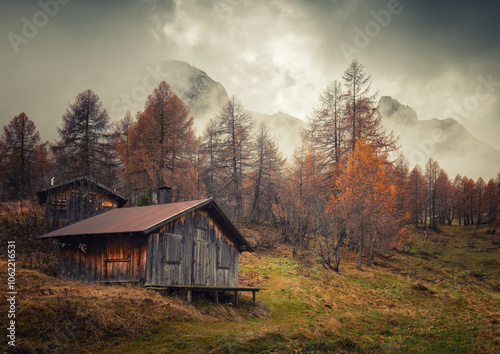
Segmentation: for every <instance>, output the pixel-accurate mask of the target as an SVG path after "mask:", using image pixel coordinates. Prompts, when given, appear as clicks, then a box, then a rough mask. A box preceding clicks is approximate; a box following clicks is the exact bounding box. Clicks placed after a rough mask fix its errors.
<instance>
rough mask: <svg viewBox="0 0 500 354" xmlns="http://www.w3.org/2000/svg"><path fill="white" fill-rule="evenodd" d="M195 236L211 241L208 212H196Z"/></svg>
mask: <svg viewBox="0 0 500 354" xmlns="http://www.w3.org/2000/svg"><path fill="white" fill-rule="evenodd" d="M195 226H196V230H195V238H196V239H198V240H203V241H209V234H208V213H207V212H206V211H202V210H197V211H196V213H195Z"/></svg>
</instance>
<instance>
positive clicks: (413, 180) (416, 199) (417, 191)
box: [406, 165, 427, 227]
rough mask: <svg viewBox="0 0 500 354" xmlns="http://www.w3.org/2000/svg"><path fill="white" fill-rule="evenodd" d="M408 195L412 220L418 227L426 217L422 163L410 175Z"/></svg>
mask: <svg viewBox="0 0 500 354" xmlns="http://www.w3.org/2000/svg"><path fill="white" fill-rule="evenodd" d="M406 194H407V195H408V205H409V212H410V220H411V221H412V222H413V224H415V227H418V224H419V223H420V222H423V220H424V218H425V213H424V209H425V207H424V206H425V205H427V203H426V199H425V195H426V193H425V180H424V177H423V174H422V168H421V167H420V165H416V166H415V167H413V169H412V170H411V172H410V174H409V176H408V184H407V191H406Z"/></svg>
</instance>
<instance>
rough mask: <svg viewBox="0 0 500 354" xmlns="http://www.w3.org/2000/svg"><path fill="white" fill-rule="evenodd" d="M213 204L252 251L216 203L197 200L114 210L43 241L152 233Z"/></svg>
mask: <svg viewBox="0 0 500 354" xmlns="http://www.w3.org/2000/svg"><path fill="white" fill-rule="evenodd" d="M209 204H211V205H212V206H213V207H214V209H215V210H217V212H218V214H219V215H220V218H221V220H223V222H224V223H225V224H226V226H228V228H229V229H230V230H231V231H232V233H233V234H234V237H235V238H236V239H237V240H238V241H239V243H240V244H243V245H245V246H246V247H247V248H248V250H249V251H252V248H251V246H250V245H249V244H248V242H247V241H246V240H245V238H244V237H243V236H242V235H241V233H240V232H239V231H238V229H237V228H236V227H235V226H234V225H233V223H232V222H231V221H230V220H229V219H228V218H227V217H226V216H225V215H224V213H223V212H222V211H221V209H220V208H219V207H218V206H217V204H216V203H215V202H214V200H213V198H210V199H203V200H193V201H189V202H179V203H169V204H158V205H149V206H143V207H131V208H121V209H113V210H110V211H107V212H105V213H102V214H99V215H96V216H93V217H91V218H88V219H85V220H82V221H79V222H77V223H75V224H72V225H68V226H65V227H63V228H60V229H58V230H54V231H51V232H49V233H46V234H44V235H42V236H40V237H39V238H40V239H47V238H59V237H68V236H83V235H110V234H130V233H143V234H147V233H150V232H152V231H154V230H156V229H157V228H159V227H161V226H163V225H165V224H167V223H169V222H171V221H174V220H176V219H178V218H180V217H181V216H183V215H186V214H188V213H190V212H192V211H194V210H197V209H201V208H203V207H205V206H207V205H209Z"/></svg>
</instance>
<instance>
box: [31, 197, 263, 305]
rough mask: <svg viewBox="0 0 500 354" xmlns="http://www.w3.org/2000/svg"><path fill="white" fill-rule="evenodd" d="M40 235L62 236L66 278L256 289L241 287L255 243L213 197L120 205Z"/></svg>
mask: <svg viewBox="0 0 500 354" xmlns="http://www.w3.org/2000/svg"><path fill="white" fill-rule="evenodd" d="M160 200H162V201H165V198H160ZM40 238H42V239H48V238H53V239H57V240H58V242H59V246H60V247H59V249H60V258H59V267H58V268H59V276H60V277H62V278H65V279H72V280H79V281H83V282H86V283H91V284H92V283H99V282H137V283H139V284H140V285H141V286H149V287H159V286H160V287H181V288H186V289H188V290H210V289H211V290H215V291H223V290H234V291H238V290H239V291H241V290H243V291H244V290H247V291H253V292H254V293H253V294H254V299H255V291H257V290H258V289H242V288H238V259H239V254H240V252H243V251H250V252H251V251H252V248H251V247H250V245H249V244H248V242H247V241H246V240H245V238H244V237H243V236H242V235H241V233H240V232H239V231H238V229H237V228H236V227H235V226H234V225H233V224H232V223H231V221H230V220H229V219H228V218H227V217H226V216H225V215H224V213H223V212H222V211H221V209H220V208H219V207H218V206H217V204H216V203H215V201H214V200H213V199H205V200H195V201H188V202H178V203H167V204H158V205H151V206H143V207H132V208H123V209H114V210H111V211H108V212H106V213H103V214H100V215H97V216H94V217H92V218H89V219H86V220H83V221H80V222H78V223H76V224H73V225H69V226H66V227H64V228H61V229H59V230H56V231H52V232H50V233H47V234H45V235H42V236H40ZM216 294H217V292H216ZM235 295H236V296H237V293H235ZM188 296H190V291H189V292H188Z"/></svg>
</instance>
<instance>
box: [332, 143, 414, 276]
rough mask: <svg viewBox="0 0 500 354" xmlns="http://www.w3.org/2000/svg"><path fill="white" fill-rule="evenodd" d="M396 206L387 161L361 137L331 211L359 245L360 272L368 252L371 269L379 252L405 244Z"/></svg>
mask: <svg viewBox="0 0 500 354" xmlns="http://www.w3.org/2000/svg"><path fill="white" fill-rule="evenodd" d="M396 206H397V205H396V191H395V187H394V185H393V184H392V183H391V180H390V177H389V176H388V173H387V167H386V161H385V159H384V158H381V157H380V156H378V155H377V154H376V152H375V149H374V148H373V146H372V145H371V144H369V143H368V142H367V141H366V139H365V138H363V137H361V138H360V139H358V141H357V142H356V146H355V149H354V151H353V152H352V153H351V154H350V155H349V156H348V158H347V161H346V163H345V164H344V165H343V166H342V168H341V173H340V175H339V177H338V179H337V181H336V193H334V194H332V196H331V201H330V203H329V209H330V210H332V211H333V212H334V213H335V214H336V215H337V216H338V217H339V218H340V219H341V220H342V222H343V225H344V227H345V232H346V235H347V237H349V239H350V240H351V241H352V242H355V243H357V247H358V252H359V259H358V268H359V269H361V267H362V256H363V251H364V250H366V262H367V265H368V266H369V265H371V262H372V260H373V257H374V251H375V249H380V250H386V249H387V248H388V247H394V246H397V245H398V244H399V243H400V242H401V241H403V240H404V237H403V236H404V235H405V232H404V227H402V226H401V225H402V224H401V221H402V220H401V219H398V218H397V216H396V215H397V213H396Z"/></svg>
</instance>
